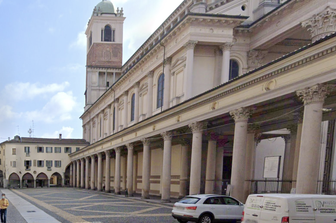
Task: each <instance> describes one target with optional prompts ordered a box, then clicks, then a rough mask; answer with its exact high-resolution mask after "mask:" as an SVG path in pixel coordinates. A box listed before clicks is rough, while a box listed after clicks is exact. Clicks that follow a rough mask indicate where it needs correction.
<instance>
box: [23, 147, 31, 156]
mask: <svg viewBox="0 0 336 223" xmlns="http://www.w3.org/2000/svg"><path fill="white" fill-rule="evenodd" d="M24 152H25V153H26V154H29V153H30V147H29V146H25V147H24Z"/></svg>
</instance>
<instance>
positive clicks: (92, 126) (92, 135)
mask: <svg viewBox="0 0 336 223" xmlns="http://www.w3.org/2000/svg"><path fill="white" fill-rule="evenodd" d="M93 132H94V120H93V119H91V121H90V133H89V134H90V143H91V144H92V143H93V142H94V140H93V138H94V134H93Z"/></svg>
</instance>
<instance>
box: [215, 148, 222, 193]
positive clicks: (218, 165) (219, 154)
mask: <svg viewBox="0 0 336 223" xmlns="http://www.w3.org/2000/svg"><path fill="white" fill-rule="evenodd" d="M223 155H224V148H222V147H220V148H217V150H216V173H215V179H216V182H215V193H216V194H222V182H223Z"/></svg>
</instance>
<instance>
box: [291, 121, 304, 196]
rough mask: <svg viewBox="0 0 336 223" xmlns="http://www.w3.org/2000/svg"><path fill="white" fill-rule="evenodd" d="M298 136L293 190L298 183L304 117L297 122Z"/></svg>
mask: <svg viewBox="0 0 336 223" xmlns="http://www.w3.org/2000/svg"><path fill="white" fill-rule="evenodd" d="M297 122H298V123H297V134H296V141H295V152H294V161H293V175H292V179H293V184H292V188H295V190H296V181H297V172H298V166H299V156H300V145H301V135H302V116H299V117H298V120H297Z"/></svg>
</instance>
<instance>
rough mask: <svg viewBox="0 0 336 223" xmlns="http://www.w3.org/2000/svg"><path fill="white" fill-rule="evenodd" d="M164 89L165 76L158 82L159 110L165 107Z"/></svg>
mask: <svg viewBox="0 0 336 223" xmlns="http://www.w3.org/2000/svg"><path fill="white" fill-rule="evenodd" d="M163 88H164V74H161V75H160V77H159V80H158V88H157V100H156V104H157V106H156V107H157V108H161V107H162V106H163Z"/></svg>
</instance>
